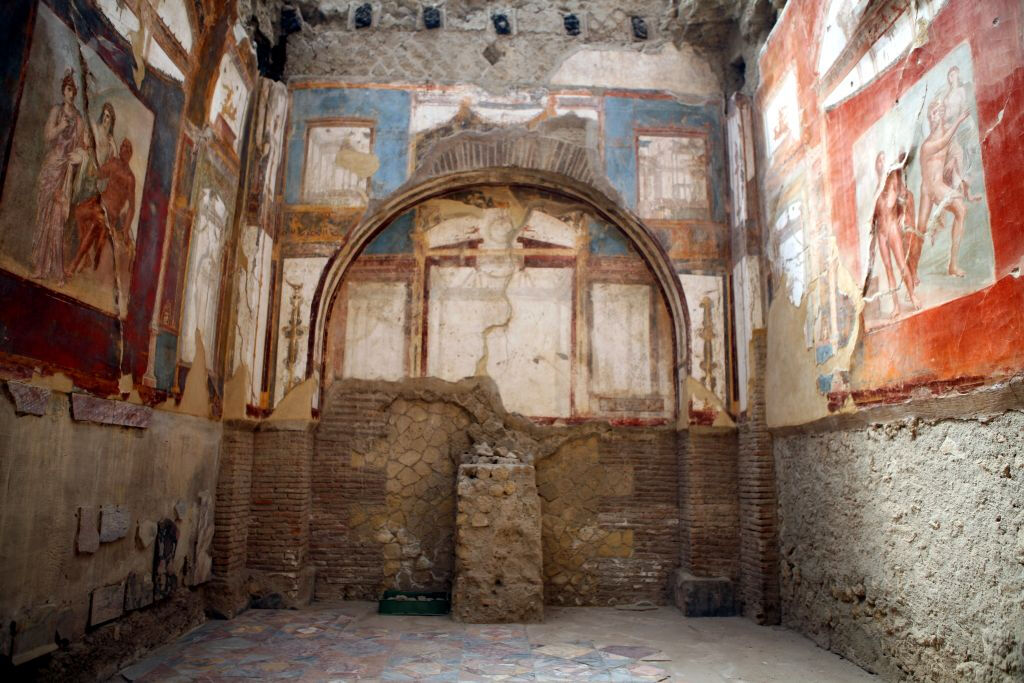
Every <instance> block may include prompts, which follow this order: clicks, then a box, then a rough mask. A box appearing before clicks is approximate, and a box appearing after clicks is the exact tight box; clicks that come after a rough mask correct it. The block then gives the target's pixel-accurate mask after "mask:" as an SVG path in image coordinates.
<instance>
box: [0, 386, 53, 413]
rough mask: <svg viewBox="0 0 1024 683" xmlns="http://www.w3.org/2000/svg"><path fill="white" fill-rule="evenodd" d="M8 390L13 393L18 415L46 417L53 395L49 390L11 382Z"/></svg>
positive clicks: (12, 396)
mask: <svg viewBox="0 0 1024 683" xmlns="http://www.w3.org/2000/svg"><path fill="white" fill-rule="evenodd" d="M7 390H8V391H9V392H11V398H13V399H14V412H15V413H17V414H18V415H46V410H47V408H49V406H50V394H51V393H52V392H51V391H50V390H49V389H47V388H45V387H37V386H33V385H31V384H25V383H24V382H14V381H10V380H9V381H8V382H7Z"/></svg>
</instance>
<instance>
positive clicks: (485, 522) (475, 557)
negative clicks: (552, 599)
mask: <svg viewBox="0 0 1024 683" xmlns="http://www.w3.org/2000/svg"><path fill="white" fill-rule="evenodd" d="M456 492H457V497H458V512H457V515H456V520H455V586H454V590H453V596H452V616H453V618H454V619H455V620H456V621H463V622H470V623H483V624H494V623H521V622H538V621H543V619H544V581H543V578H542V575H541V566H542V551H541V536H540V497H539V496H538V495H537V482H536V474H535V470H534V468H533V466H532V465H525V464H463V465H460V466H459V476H458V486H457V489H456Z"/></svg>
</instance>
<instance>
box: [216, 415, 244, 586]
mask: <svg viewBox="0 0 1024 683" xmlns="http://www.w3.org/2000/svg"><path fill="white" fill-rule="evenodd" d="M252 456H253V432H252V429H250V428H247V427H235V428H232V427H226V428H225V429H224V441H223V444H222V446H221V451H220V471H219V472H218V474H217V507H216V511H217V512H216V517H215V520H216V526H215V530H214V533H213V573H214V580H225V579H229V578H232V577H234V576H237V575H238V574H239V573H240V572H242V570H243V569H244V568H245V559H246V549H247V545H248V541H249V501H250V498H251V496H252Z"/></svg>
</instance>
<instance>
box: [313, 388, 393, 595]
mask: <svg viewBox="0 0 1024 683" xmlns="http://www.w3.org/2000/svg"><path fill="white" fill-rule="evenodd" d="M328 401H329V403H328V404H327V406H326V408H327V409H326V410H325V412H324V414H323V416H322V419H321V421H320V425H319V427H318V428H317V434H316V452H315V455H314V457H313V474H312V487H313V514H312V519H311V520H310V559H311V561H312V563H313V565H314V566H315V567H316V571H317V580H316V597H317V599H338V598H347V599H368V600H375V599H377V598H378V597H380V596H379V595H376V594H375V593H376V592H377V587H378V584H379V583H380V575H381V568H382V566H383V564H384V555H383V549H382V547H381V546H380V545H379V544H368V543H360V542H359V540H358V539H357V538H355V537H354V534H353V533H352V529H351V528H350V520H351V517H350V515H351V512H352V511H353V508H354V507H362V508H363V509H373V508H381V507H383V505H384V494H385V491H384V483H385V473H384V471H382V470H378V469H368V468H365V467H359V466H356V467H353V462H352V455H353V452H354V450H355V447H356V446H358V443H359V442H360V441H364V442H365V441H368V440H373V439H379V438H383V437H384V436H386V433H387V415H388V414H387V411H386V410H385V409H384V408H383V406H386V403H387V397H386V396H385V395H383V394H380V393H378V392H366V393H349V394H346V395H345V396H344V397H343V398H340V397H339V398H334V397H330V398H329V399H328ZM357 465H358V463H357Z"/></svg>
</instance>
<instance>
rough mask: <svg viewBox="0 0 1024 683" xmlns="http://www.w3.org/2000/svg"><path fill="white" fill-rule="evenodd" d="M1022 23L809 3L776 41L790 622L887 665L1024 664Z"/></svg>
mask: <svg viewBox="0 0 1024 683" xmlns="http://www.w3.org/2000/svg"><path fill="white" fill-rule="evenodd" d="M1022 27H1024V10H1022V7H1021V5H1020V3H1019V2H1016V1H1015V0H1007V1H1004V0H990V1H987V2H970V1H964V0H933V1H931V2H920V3H911V2H906V1H903V0H892V1H887V2H879V3H853V2H843V1H841V0H834V1H825V0H822V1H811V2H801V3H796V2H791V3H789V4H788V5H787V7H786V9H785V11H784V13H783V15H782V17H781V19H780V21H779V23H778V25H777V26H776V28H775V30H774V32H773V34H772V36H771V37H770V38H769V40H768V43H767V46H766V47H765V49H764V51H763V53H762V56H761V61H760V67H761V73H762V83H761V86H760V89H759V93H758V101H759V102H760V104H761V114H762V122H761V123H762V125H761V136H760V137H761V143H762V146H761V151H762V154H763V160H764V162H765V163H764V168H765V173H764V179H763V187H762V189H763V193H764V201H763V206H764V212H765V231H766V234H765V246H766V253H767V255H768V263H767V266H768V268H769V273H768V278H769V283H770V290H771V305H770V309H769V311H768V320H767V335H768V339H767V342H768V361H767V363H768V365H767V401H766V403H767V418H768V422H769V425H770V426H773V427H776V428H780V429H778V430H777V431H776V432H775V435H774V464H775V472H776V473H777V478H776V490H777V491H778V501H779V505H778V513H777V519H778V525H779V527H778V528H779V531H778V538H779V550H780V557H779V562H778V570H779V577H780V579H779V583H780V593H781V616H782V622H783V624H784V625H785V626H788V627H790V628H794V629H797V630H799V631H801V632H803V633H805V634H807V635H808V636H809V637H811V638H813V639H814V640H815V642H817V643H818V644H819V645H821V646H823V647H828V648H830V649H832V650H834V651H836V652H838V653H840V654H842V655H843V656H844V657H847V658H849V659H851V660H852V661H854V662H856V663H857V664H859V665H861V666H864V667H865V668H867V669H869V670H870V671H873V672H876V673H878V674H879V675H881V676H882V677H883V678H887V679H889V678H891V679H903V678H907V677H911V678H914V679H915V680H916V679H921V680H925V679H927V680H936V681H958V680H1016V679H1018V678H1020V675H1021V671H1022V661H1021V658H1020V652H1021V633H1020V619H1019V613H1020V610H1019V604H1018V602H1019V601H1014V600H1007V598H1006V596H1008V595H1019V594H1021V591H1022V590H1024V575H1022V573H1021V563H1020V559H1021V558H1020V553H1019V552H1017V550H1014V548H1017V549H1019V546H1020V544H1019V538H1020V534H1021V529H1022V528H1024V516H1022V513H1021V510H1020V505H1019V504H1018V502H1016V501H1019V500H1020V497H1021V496H1020V494H1021V487H1020V479H1021V476H1022V474H1024V462H1022V461H1021V457H1020V456H1021V454H1022V453H1024V442H1022V436H1021V431H1020V428H1019V425H1018V424H1017V422H1019V416H1020V408H1021V400H1020V397H1021V393H1020V377H1021V374H1022V369H1024V352H1022V349H1024V282H1022V280H1021V279H1020V273H1021V268H1022V266H1024V263H1022V260H1024V219H1022V215H1024V212H1022V210H1021V209H1022V208H1024V207H1022V205H1021V201H1022V200H1021V195H1020V191H1019V188H1020V181H1019V176H1020V174H1021V171H1022V170H1024V158H1022V157H1021V154H1020V145H1019V138H1020V132H1021V130H1024V37H1022V36H1024V32H1022ZM826 417H827V418H829V419H822V418H826ZM1014 538H1016V539H1018V541H1017V542H1015V541H1013V540H1008V539H1014ZM1015 543H1016V545H1015ZM975 564H977V565H978V566H977V567H975V568H972V567H973V565H975ZM981 565H984V566H983V568H981ZM979 575H984V577H985V578H984V580H983V581H978V580H977V577H978V576H979Z"/></svg>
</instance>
